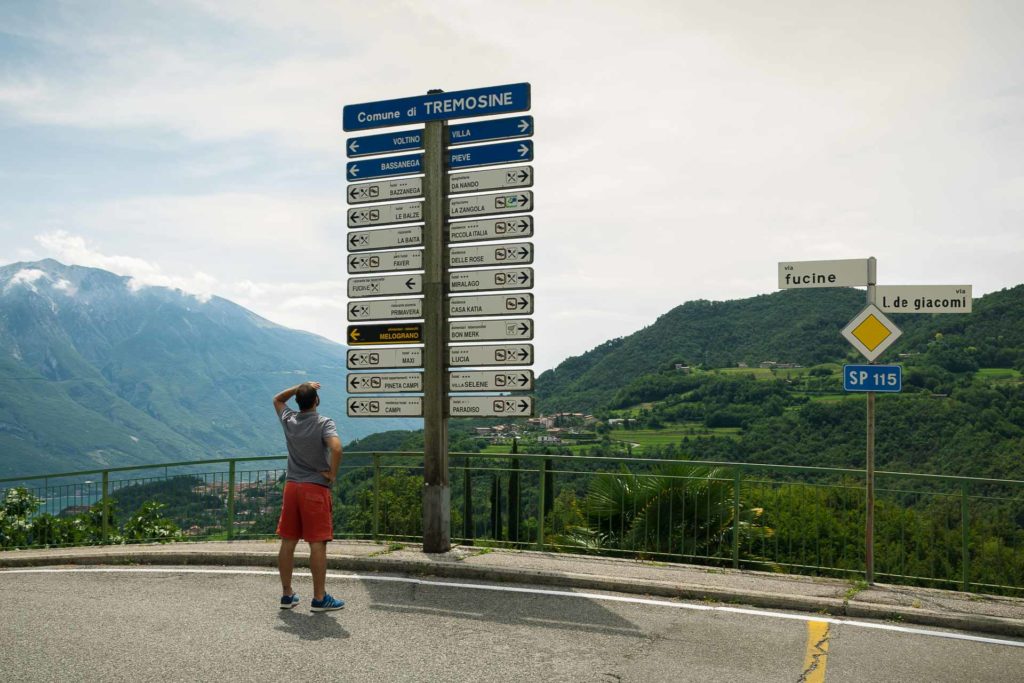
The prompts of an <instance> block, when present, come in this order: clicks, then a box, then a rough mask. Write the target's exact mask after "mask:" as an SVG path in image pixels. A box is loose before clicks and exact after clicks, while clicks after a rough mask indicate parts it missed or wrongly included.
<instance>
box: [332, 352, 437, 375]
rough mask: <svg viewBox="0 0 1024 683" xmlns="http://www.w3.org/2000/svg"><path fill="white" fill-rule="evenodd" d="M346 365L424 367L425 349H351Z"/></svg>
mask: <svg viewBox="0 0 1024 683" xmlns="http://www.w3.org/2000/svg"><path fill="white" fill-rule="evenodd" d="M346 367H348V369H349V370H376V369H384V368H396V369H400V368H422V367H423V349H419V348H416V349H373V350H372V351H371V350H368V349H349V350H348V353H347V354H346Z"/></svg>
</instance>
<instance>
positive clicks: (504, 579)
mask: <svg viewBox="0 0 1024 683" xmlns="http://www.w3.org/2000/svg"><path fill="white" fill-rule="evenodd" d="M427 557H429V556H427ZM124 564H153V565H207V566H208V565H221V566H247V567H276V566H277V553H276V552H266V553H254V552H214V551H208V550H204V551H200V552H188V551H181V552H172V551H152V550H146V549H145V548H138V549H133V550H131V551H128V552H125V551H124V550H121V551H119V552H103V553H89V554H87V555H86V554H76V553H62V554H54V555H46V556H35V557H2V558H0V568H19V567H22V568H23V567H53V566H59V565H124ZM295 565H296V566H298V567H306V566H308V557H304V556H301V555H296V556H295ZM327 566H328V568H329V569H336V570H346V571H357V572H374V573H389V574H411V575H416V576H434V577H438V578H449V579H463V580H472V581H488V582H495V583H512V584H533V585H543V586H550V587H558V588H575V589H586V590H599V591H608V592H614V593H627V594H633V595H645V596H657V597H662V598H679V599H686V600H704V601H714V602H719V603H729V604H737V605H749V606H752V607H762V608H768V609H779V610H790V611H795V612H805V613H815V614H820V615H822V616H831V617H854V618H862V619H875V620H883V621H896V622H899V623H901V624H915V625H921V626H933V627H938V628H948V629H956V630H960V631H972V632H977V633H986V634H992V635H999V636H1010V637H1016V638H1024V621H1022V620H1017V619H1007V618H1003V617H993V616H989V615H982V614H968V613H963V612H960V613H947V612H937V611H934V610H925V609H920V608H913V607H905V606H900V605H876V604H871V603H864V602H858V601H856V600H852V601H850V600H842V599H839V598H829V597H822V596H806V595H794V594H783V593H779V594H772V593H764V592H756V591H749V590H743V589H730V588H723V587H709V586H702V585H696V584H684V583H676V582H669V581H655V580H641V579H627V578H621V577H614V576H602V575H596V574H577V573H571V572H552V571H531V570H522V569H510V568H504V567H480V566H474V565H467V564H463V563H462V562H460V561H447V562H441V561H432V560H429V559H425V560H407V559H396V558H389V557H387V556H378V557H328V559H327Z"/></svg>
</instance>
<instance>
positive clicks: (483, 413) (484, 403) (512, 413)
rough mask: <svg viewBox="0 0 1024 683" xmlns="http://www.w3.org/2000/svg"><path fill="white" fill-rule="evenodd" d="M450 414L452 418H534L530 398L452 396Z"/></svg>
mask: <svg viewBox="0 0 1024 683" xmlns="http://www.w3.org/2000/svg"><path fill="white" fill-rule="evenodd" d="M448 405H449V408H448V412H449V414H450V415H451V416H452V417H532V416H533V398H531V397H529V396H522V397H520V396H507V397H504V398H496V397H494V396H452V397H451V398H450V399H449V404H448Z"/></svg>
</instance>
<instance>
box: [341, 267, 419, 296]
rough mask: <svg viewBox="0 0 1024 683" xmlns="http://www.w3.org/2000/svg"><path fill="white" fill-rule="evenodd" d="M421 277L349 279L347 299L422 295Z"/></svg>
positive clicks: (382, 276)
mask: <svg viewBox="0 0 1024 683" xmlns="http://www.w3.org/2000/svg"><path fill="white" fill-rule="evenodd" d="M422 293H423V276H422V275H420V274H418V273H417V274H414V275H376V276H373V277H350V278H349V279H348V298H349V299H361V298H364V297H368V296H394V295H396V294H422Z"/></svg>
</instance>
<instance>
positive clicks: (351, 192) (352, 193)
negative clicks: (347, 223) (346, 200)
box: [348, 187, 359, 199]
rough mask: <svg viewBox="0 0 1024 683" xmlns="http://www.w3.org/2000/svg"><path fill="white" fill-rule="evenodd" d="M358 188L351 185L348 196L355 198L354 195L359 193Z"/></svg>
mask: <svg viewBox="0 0 1024 683" xmlns="http://www.w3.org/2000/svg"><path fill="white" fill-rule="evenodd" d="M358 190H359V188H357V187H353V188H352V189H351V190H349V191H348V196H349V197H350V198H352V199H355V198H356V195H358V194H359V191H358Z"/></svg>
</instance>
